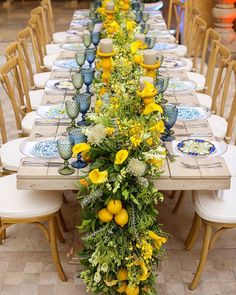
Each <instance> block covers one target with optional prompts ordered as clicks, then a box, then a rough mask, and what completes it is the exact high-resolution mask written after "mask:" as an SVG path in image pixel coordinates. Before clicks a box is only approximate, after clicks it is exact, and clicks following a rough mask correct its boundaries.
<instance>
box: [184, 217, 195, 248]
mask: <svg viewBox="0 0 236 295" xmlns="http://www.w3.org/2000/svg"><path fill="white" fill-rule="evenodd" d="M196 220H197V216H196V213H195V214H194V218H193V222H192V225H191V228H190V231H189V233H188V236H187V239H186V241H185V242H184V244H185V246H186V245H188V244H189V241H190V240H191V239H192V236H193V233H194V231H195V230H196Z"/></svg>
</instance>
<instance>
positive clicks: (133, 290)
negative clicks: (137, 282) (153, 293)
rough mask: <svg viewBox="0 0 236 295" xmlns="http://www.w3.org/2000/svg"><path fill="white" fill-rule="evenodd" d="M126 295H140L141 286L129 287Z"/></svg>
mask: <svg viewBox="0 0 236 295" xmlns="http://www.w3.org/2000/svg"><path fill="white" fill-rule="evenodd" d="M125 293H126V295H138V294H139V286H136V287H132V286H131V287H129V286H127V287H126V289H125Z"/></svg>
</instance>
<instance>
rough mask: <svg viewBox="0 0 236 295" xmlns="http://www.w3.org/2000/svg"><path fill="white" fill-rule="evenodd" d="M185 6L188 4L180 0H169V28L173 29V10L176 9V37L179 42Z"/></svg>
mask: <svg viewBox="0 0 236 295" xmlns="http://www.w3.org/2000/svg"><path fill="white" fill-rule="evenodd" d="M185 7H186V4H185V3H183V2H182V1H180V0H170V1H169V10H168V21H167V28H168V30H170V29H171V25H172V20H173V11H174V15H175V21H176V27H175V28H176V29H175V37H176V41H177V42H179V39H180V25H181V20H182V19H183V16H184V11H185Z"/></svg>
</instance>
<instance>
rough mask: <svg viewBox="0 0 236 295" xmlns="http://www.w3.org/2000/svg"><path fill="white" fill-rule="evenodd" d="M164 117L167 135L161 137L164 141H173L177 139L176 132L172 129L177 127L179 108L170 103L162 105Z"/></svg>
mask: <svg viewBox="0 0 236 295" xmlns="http://www.w3.org/2000/svg"><path fill="white" fill-rule="evenodd" d="M162 108H163V115H164V118H165V119H164V125H165V128H166V129H165V133H164V134H163V136H162V137H161V139H162V140H163V141H172V140H174V139H175V137H174V131H173V130H171V128H172V127H173V126H174V125H175V123H176V121H177V117H178V108H177V107H176V106H175V105H173V104H170V103H167V104H164V105H162Z"/></svg>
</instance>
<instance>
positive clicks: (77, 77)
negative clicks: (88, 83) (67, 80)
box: [71, 72, 84, 93]
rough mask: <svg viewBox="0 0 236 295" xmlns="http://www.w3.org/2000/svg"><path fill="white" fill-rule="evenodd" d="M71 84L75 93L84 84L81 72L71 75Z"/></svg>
mask: <svg viewBox="0 0 236 295" xmlns="http://www.w3.org/2000/svg"><path fill="white" fill-rule="evenodd" d="M71 79H72V84H73V86H74V87H75V89H76V93H79V91H80V89H81V88H82V86H83V84H84V80H83V75H82V73H81V72H77V73H75V74H73V75H72V76H71Z"/></svg>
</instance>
